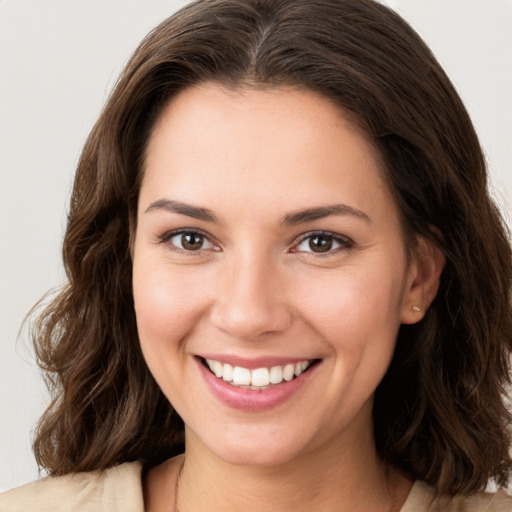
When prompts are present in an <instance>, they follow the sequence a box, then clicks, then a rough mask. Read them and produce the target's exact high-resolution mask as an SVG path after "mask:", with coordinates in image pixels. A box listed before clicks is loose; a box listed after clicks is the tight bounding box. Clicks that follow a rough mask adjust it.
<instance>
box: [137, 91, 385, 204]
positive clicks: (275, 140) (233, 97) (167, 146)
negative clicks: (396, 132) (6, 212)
mask: <svg viewBox="0 0 512 512" xmlns="http://www.w3.org/2000/svg"><path fill="white" fill-rule="evenodd" d="M381 175H382V172H381V169H380V164H379V157H378V153H377V151H376V149H375V147H374V146H373V144H372V143H371V141H370V140H369V139H368V138H367V137H366V136H365V135H364V134H363V133H362V131H361V130H360V129H359V128H358V127H357V126H356V125H355V124H354V123H353V122H351V120H350V119H349V118H348V117H347V116H345V115H343V113H342V112H341V110H340V109H338V108H337V107H336V106H335V105H334V104H333V103H332V102H331V101H329V100H328V99H326V98H324V97H322V96H319V95H317V94H315V93H312V92H310V91H305V90H299V89H293V88H284V87H282V88H273V89H265V90H262V89H242V90H236V91H233V90H228V89H225V88H223V87H222V86H220V85H217V84H212V83H207V84H202V85H199V86H196V87H191V88H188V89H185V90H184V91H182V92H181V93H180V94H178V95H177V96H176V97H175V98H173V100H172V101H170V102H169V104H168V105H167V106H166V107H165V109H164V110H163V112H162V114H161V116H160V118H159V121H158V123H157V124H156V126H155V128H154V130H153V132H152V134H151V137H150V140H149V144H148V147H147V153H146V161H145V175H144V179H143V182H142V189H141V201H149V200H155V199H158V198H159V197H157V196H159V195H162V194H166V195H171V196H172V198H173V199H174V198H177V199H179V200H180V201H187V202H192V203H197V202H198V201H200V202H201V203H204V202H205V201H206V202H208V203H209V205H208V206H211V203H212V202H215V203H217V204H218V205H221V204H224V203H223V201H227V202H228V203H229V204H231V205H238V207H241V206H244V208H249V206H251V205H253V206H255V207H257V206H258V205H259V206H260V208H261V205H262V204H265V203H269V202H272V203H276V202H278V203H279V204H282V205H283V207H286V208H289V209H293V208H300V207H304V206H310V205H313V204H314V203H322V202H323V203H325V202H331V203H337V202H340V200H342V199H347V200H348V199H350V200H352V201H356V202H358V205H357V206H356V207H357V208H359V209H362V208H364V207H370V206H371V204H372V202H375V201H376V199H377V196H379V199H380V200H381V202H382V200H384V203H386V204H382V206H383V207H384V206H385V207H386V208H388V207H389V204H388V203H389V200H390V194H389V190H388V187H387V186H386V185H385V183H384V181H383V180H382V178H381Z"/></svg>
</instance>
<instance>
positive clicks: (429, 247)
mask: <svg viewBox="0 0 512 512" xmlns="http://www.w3.org/2000/svg"><path fill="white" fill-rule="evenodd" d="M444 265H445V257H444V255H443V253H442V252H441V250H440V249H439V247H437V246H436V245H435V244H434V243H432V242H431V241H429V240H427V239H426V238H424V237H421V236H419V237H418V238H417V242H416V247H415V250H414V255H413V257H412V261H411V262H410V264H409V273H408V276H407V284H406V289H405V293H404V298H403V302H402V314H401V322H402V323H403V324H415V323H416V322H419V321H420V320H421V319H422V318H423V317H424V316H425V313H426V311H427V309H428V308H429V306H430V304H431V303H432V301H433V300H434V298H435V296H436V294H437V290H438V289H439V281H440V278H441V272H442V270H443V268H444Z"/></svg>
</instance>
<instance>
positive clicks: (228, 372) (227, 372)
mask: <svg viewBox="0 0 512 512" xmlns="http://www.w3.org/2000/svg"><path fill="white" fill-rule="evenodd" d="M222 378H223V379H224V380H225V381H226V382H231V381H232V380H233V367H232V366H231V365H230V364H228V363H224V368H223V372H222Z"/></svg>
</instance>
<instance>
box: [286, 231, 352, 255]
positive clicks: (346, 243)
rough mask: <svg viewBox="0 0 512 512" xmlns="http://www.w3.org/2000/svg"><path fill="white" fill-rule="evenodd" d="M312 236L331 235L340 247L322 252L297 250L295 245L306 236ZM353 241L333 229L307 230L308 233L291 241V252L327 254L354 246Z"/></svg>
mask: <svg viewBox="0 0 512 512" xmlns="http://www.w3.org/2000/svg"><path fill="white" fill-rule="evenodd" d="M314 236H325V237H331V238H332V239H333V240H335V241H336V242H337V243H339V244H340V247H337V248H335V249H333V250H330V251H326V252H324V253H322V252H317V253H315V252H314V251H299V250H298V249H297V247H298V246H299V245H300V244H302V243H303V242H305V241H306V240H307V239H308V238H312V237H314ZM354 245H355V243H354V241H353V240H352V239H351V238H349V237H348V236H345V235H341V234H339V233H335V232H334V231H321V230H320V231H309V232H308V233H303V234H302V235H300V236H298V237H297V238H296V239H295V241H294V242H293V246H292V250H291V252H300V253H303V254H308V255H309V254H313V255H314V256H320V257H322V256H329V255H333V254H336V253H338V252H339V251H343V250H347V249H351V248H352V247H354Z"/></svg>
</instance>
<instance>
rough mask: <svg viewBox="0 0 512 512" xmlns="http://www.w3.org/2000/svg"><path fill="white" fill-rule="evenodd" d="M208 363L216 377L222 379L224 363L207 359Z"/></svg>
mask: <svg viewBox="0 0 512 512" xmlns="http://www.w3.org/2000/svg"><path fill="white" fill-rule="evenodd" d="M206 362H207V363H208V366H209V367H210V370H211V371H212V372H213V373H215V376H216V377H222V373H223V371H224V369H223V368H222V363H219V361H214V360H213V359H207V360H206Z"/></svg>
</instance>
